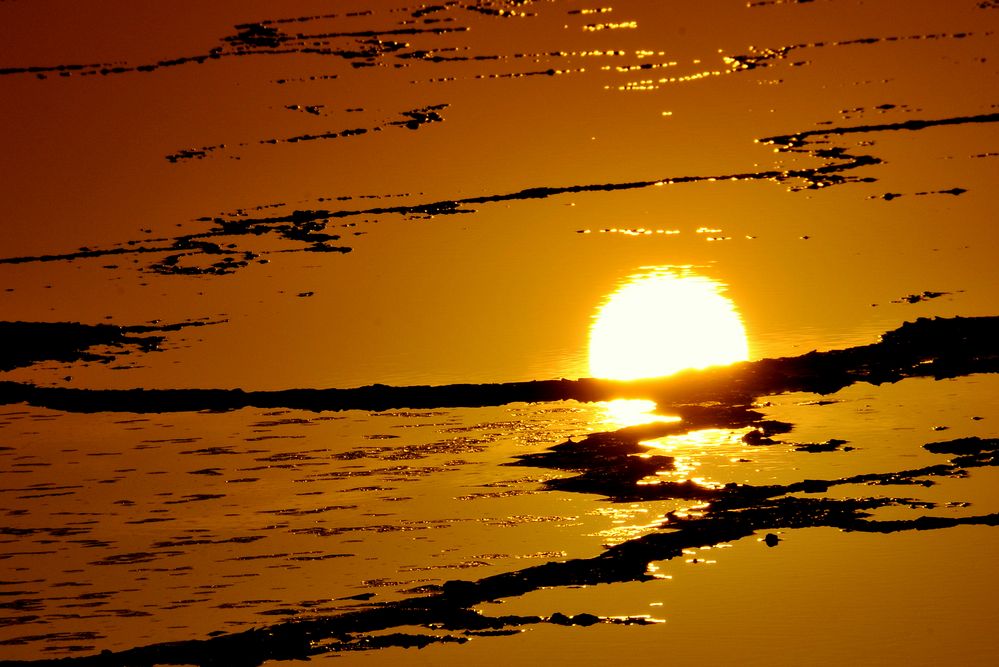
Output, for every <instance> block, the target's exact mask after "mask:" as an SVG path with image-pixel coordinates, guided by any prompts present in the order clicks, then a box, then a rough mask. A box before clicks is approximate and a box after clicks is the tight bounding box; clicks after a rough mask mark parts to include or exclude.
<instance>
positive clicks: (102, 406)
mask: <svg viewBox="0 0 999 667" xmlns="http://www.w3.org/2000/svg"><path fill="white" fill-rule="evenodd" d="M997 341H999V316H996V317H969V318H961V317H958V318H950V319H947V318H935V319H924V318H921V319H919V320H916V321H915V322H910V323H906V324H904V325H902V326H901V327H899V328H898V329H895V330H894V331H890V332H887V333H885V334H884V335H883V336H882V339H881V340H880V341H879V342H877V343H873V344H870V345H863V346H858V347H852V348H847V349H843V350H832V351H828V352H810V353H808V354H805V355H802V356H799V357H785V358H781V359H762V360H760V361H753V362H742V363H739V364H734V365H732V366H727V367H719V368H713V369H706V370H701V371H688V372H685V373H681V374H678V375H676V376H674V377H670V378H661V379H654V380H640V381H632V382H621V381H612V380H598V379H580V380H566V379H562V380H533V381H529V382H509V383H499V384H451V385H441V386H410V387H393V386H388V385H370V386H366V387H357V388H352V389H286V390H276V391H244V390H242V389H76V388H68V387H39V386H35V385H31V384H24V383H17V382H10V381H5V382H0V404H14V403H28V404H30V405H34V406H38V407H47V408H52V409H56V410H65V411H68V412H135V413H149V412H152V413H157V412H185V411H198V410H213V411H225V410H238V409H242V408H248V407H256V408H278V407H282V408H294V409H301V410H312V411H317V412H319V411H335V410H369V411H379V410H391V409H399V408H411V409H418V408H419V409H423V408H444V407H448V408H454V407H486V406H496V405H505V404H508V403H515V402H547V401H562V400H577V401H585V402H592V401H605V400H611V399H614V398H638V397H644V398H652V399H653V400H655V401H657V402H658V403H659V404H660V405H670V404H675V403H695V402H698V401H704V400H725V401H726V402H728V403H730V404H748V403H750V402H752V400H754V399H755V398H756V397H758V396H762V395H770V394H775V393H781V392H789V391H808V392H815V393H820V394H829V393H832V392H834V391H838V390H839V389H842V388H843V387H846V386H849V385H851V384H854V383H856V382H869V383H872V384H881V383H886V382H897V381H899V380H902V379H905V378H909V377H935V378H947V377H959V376H962V375H967V374H969V373H995V372H999V348H997V344H999V343H997ZM126 342H133V343H135V342H136V341H126ZM83 353H85V352H78V354H83ZM41 358H43V359H44V358H45V357H44V356H42V357H41Z"/></svg>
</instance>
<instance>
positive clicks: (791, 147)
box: [0, 105, 999, 275]
mask: <svg viewBox="0 0 999 667" xmlns="http://www.w3.org/2000/svg"><path fill="white" fill-rule="evenodd" d="M440 106H441V105H438V106H435V107H427V108H425V109H418V110H415V111H414V112H410V113H417V112H426V111H428V110H430V112H433V110H434V109H437V108H439V107H440ZM403 115H406V114H403ZM411 120H413V119H412V118H411ZM997 121H999V113H989V114H979V115H968V116H956V117H951V118H938V119H923V120H917V119H913V120H908V121H904V122H898V123H885V124H880V125H858V126H847V127H825V128H821V129H815V130H806V131H802V132H797V133H793V134H785V135H774V136H771V137H765V138H763V139H759V140H758V141H759V142H761V143H765V144H771V145H776V146H778V150H784V151H794V152H804V153H807V154H809V155H811V156H813V157H816V158H820V159H825V160H830V161H831V162H828V163H827V164H823V165H820V166H817V167H806V168H799V169H789V170H777V169H773V170H766V171H757V172H740V173H731V174H719V175H704V176H673V177H666V178H658V179H654V180H641V181H625V182H620V183H590V184H581V185H566V186H540V187H531V188H524V189H522V190H516V191H514V192H507V193H499V194H491V195H478V196H474V197H464V198H458V199H444V200H438V201H433V202H428V203H423V204H405V205H398V206H379V207H373V208H366V209H341V210H328V209H315V210H296V211H293V212H292V213H290V214H286V215H280V216H269V217H260V218H239V219H232V220H230V219H226V218H224V217H214V218H207V217H206V218H200V219H199V221H211V222H213V223H214V224H215V227H214V228H212V229H210V230H208V231H205V232H197V233H193V234H184V235H180V236H177V237H174V238H173V239H172V245H170V246H152V247H149V246H143V245H140V243H141V242H139V241H134V240H133V241H128V242H127V244H128V247H115V248H105V249H90V248H85V249H81V250H79V251H75V252H68V253H61V254H54V253H53V254H44V255H30V256H20V257H4V258H0V264H23V263H29V262H54V261H73V260H77V259H87V258H93V257H101V256H105V255H129V254H141V253H174V254H171V255H169V256H168V257H167V258H165V259H163V260H161V261H159V262H155V263H154V264H152V265H151V266H150V267H147V268H148V270H151V271H153V272H157V273H163V274H184V275H210V274H213V275H225V274H230V273H234V272H235V271H237V270H239V269H242V268H245V267H246V266H248V265H249V264H250V262H251V261H252V260H254V259H257V258H258V257H259V255H258V252H255V251H252V250H235V249H232V248H224V247H221V246H220V245H218V244H215V243H211V242H208V241H199V239H212V238H225V237H235V236H247V237H249V236H260V235H263V234H276V235H278V236H280V237H282V238H285V239H286V240H291V241H297V242H304V243H305V244H306V245H305V246H304V247H300V248H296V249H294V250H297V251H305V252H340V253H342V252H350V251H351V248H350V247H349V246H340V245H337V246H334V245H330V244H329V241H334V240H338V239H339V238H340V237H339V236H338V235H330V234H325V233H323V230H324V229H325V227H326V225H327V223H328V221H330V220H335V219H343V218H350V217H357V216H364V215H391V214H395V215H404V216H435V215H454V214H462V213H474V209H472V208H470V207H471V206H474V205H480V204H493V203H498V202H506V201H518V200H532V199H535V200H536V199H547V198H549V197H555V196H559V195H566V194H582V193H591V192H618V191H627V190H637V189H643V188H649V187H656V186H669V185H679V184H683V183H705V182H725V181H761V180H772V181H775V182H778V183H783V182H789V181H790V182H794V181H801V182H803V183H804V185H802V186H798V187H796V188H793V189H813V190H814V189H819V188H824V187H829V186H831V185H839V184H843V183H848V182H854V181H857V180H860V179H857V178H851V177H848V176H844V175H843V173H844V172H849V171H852V170H855V169H859V168H861V167H866V166H873V165H878V164H881V162H882V160H881V159H880V158H878V157H876V156H874V155H866V154H861V155H852V154H850V153H848V152H847V150H846V149H845V148H811V149H807V150H806V149H805V148H803V147H804V146H805V145H806V144H807V143H808V142H807V141H806V140H808V139H810V138H813V137H828V136H843V135H848V134H863V133H872V132H888V131H903V130H905V131H917V130H924V129H928V128H934V127H944V126H957V125H967V124H978V123H994V122H997ZM428 122H434V121H433V120H430V121H428ZM863 180H869V181H872V180H874V179H863ZM157 241H171V239H157ZM196 255H223V259H222V260H221V261H216V262H214V263H212V264H211V265H210V266H208V267H198V266H185V265H182V264H181V263H180V260H181V259H182V258H183V257H185V256H196ZM236 256H240V257H239V259H236Z"/></svg>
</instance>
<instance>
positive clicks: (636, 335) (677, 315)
mask: <svg viewBox="0 0 999 667" xmlns="http://www.w3.org/2000/svg"><path fill="white" fill-rule="evenodd" d="M723 290H724V286H723V285H722V284H721V283H718V282H716V281H714V280H711V279H709V278H705V277H704V276H699V275H696V274H693V273H690V272H689V271H686V270H683V269H677V268H675V267H655V268H651V269H646V270H645V271H643V272H642V273H638V274H635V275H633V276H631V277H629V278H628V279H627V280H626V281H625V282H624V284H622V285H621V287H619V288H618V290H617V291H616V292H614V293H613V294H611V295H610V296H609V297H608V298H607V301H606V302H605V303H604V304H603V305H602V306H601V307H600V309H599V310H598V311H597V313H596V315H595V316H594V318H593V325H592V327H591V328H590V374H591V375H592V376H593V377H598V378H608V379H615V380H635V379H638V378H649V377H661V376H664V375H671V374H673V373H676V372H677V371H680V370H684V369H688V368H706V367H708V366H719V365H725V364H730V363H734V362H736V361H744V360H746V359H748V358H749V348H748V344H747V342H746V331H745V328H744V327H743V325H742V319H741V318H740V317H739V313H738V312H737V311H736V309H735V305H734V304H733V303H732V301H731V300H730V299H728V298H727V297H725V296H723V294H722V291H723Z"/></svg>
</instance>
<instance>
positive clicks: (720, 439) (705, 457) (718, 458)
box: [642, 428, 745, 488]
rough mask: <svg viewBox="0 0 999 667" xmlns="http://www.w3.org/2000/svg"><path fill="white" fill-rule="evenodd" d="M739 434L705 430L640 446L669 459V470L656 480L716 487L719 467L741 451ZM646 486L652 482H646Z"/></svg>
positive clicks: (648, 441) (660, 473)
mask: <svg viewBox="0 0 999 667" xmlns="http://www.w3.org/2000/svg"><path fill="white" fill-rule="evenodd" d="M741 436H742V431H741V430H732V429H723V428H706V429H700V430H697V431H691V432H689V433H683V434H680V435H670V436H666V437H664V438H658V439H655V440H646V441H644V442H643V443H642V444H643V445H645V446H646V447H648V448H649V449H650V450H651V451H652V452H654V453H656V454H665V455H667V456H672V457H673V470H668V471H663V472H659V473H657V474H656V478H657V479H658V480H669V481H671V482H683V481H686V480H690V481H691V482H694V483H695V484H699V485H701V486H706V487H711V488H717V487H719V486H722V485H723V484H722V483H721V482H719V481H716V478H717V476H718V475H719V473H720V472H721V471H720V470H719V469H718V466H719V464H720V463H721V464H723V465H724V463H723V462H730V461H731V458H730V457H731V456H732V455H733V453H738V452H740V451H742V450H743V449H744V448H745V445H743V444H742V440H741ZM705 463H708V467H709V468H711V471H710V472H708V473H707V474H704V473H703V472H702V470H701V468H702V466H703V465H704V464H705ZM726 481H730V480H726ZM647 483H655V480H649V482H647Z"/></svg>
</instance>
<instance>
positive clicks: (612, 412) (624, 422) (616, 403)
mask: <svg viewBox="0 0 999 667" xmlns="http://www.w3.org/2000/svg"><path fill="white" fill-rule="evenodd" d="M597 405H598V406H599V407H601V408H602V409H603V411H604V417H603V422H602V425H604V426H607V427H608V428H615V429H618V428H626V427H628V426H638V425H640V424H652V423H654V422H679V421H680V418H679V417H676V416H674V415H659V414H656V408H657V407H658V406H657V405H656V403H655V401H649V400H646V399H641V398H619V399H617V400H613V401H607V402H605V403H598V404H597Z"/></svg>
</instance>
